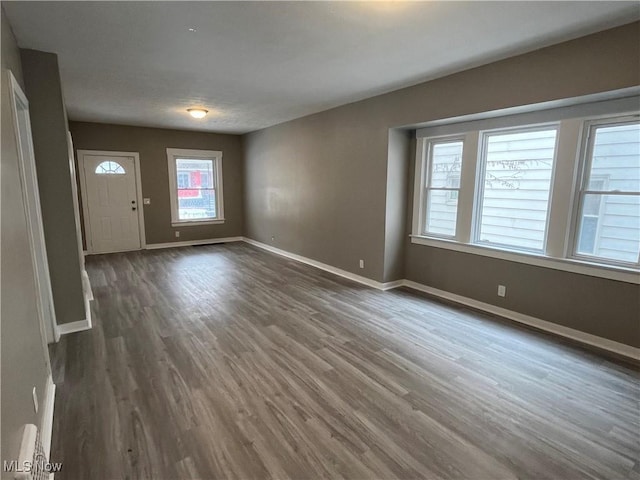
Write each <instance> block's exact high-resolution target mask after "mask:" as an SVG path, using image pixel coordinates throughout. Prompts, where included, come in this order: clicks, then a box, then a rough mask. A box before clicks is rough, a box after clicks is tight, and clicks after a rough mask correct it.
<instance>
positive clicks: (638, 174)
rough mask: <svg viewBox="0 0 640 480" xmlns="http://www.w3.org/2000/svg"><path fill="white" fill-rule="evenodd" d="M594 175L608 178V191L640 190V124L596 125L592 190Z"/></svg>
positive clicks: (591, 174)
mask: <svg viewBox="0 0 640 480" xmlns="http://www.w3.org/2000/svg"><path fill="white" fill-rule="evenodd" d="M594 178H599V179H606V185H605V186H604V188H605V189H606V190H608V191H612V190H619V191H622V192H639V191H640V123H636V124H624V125H607V126H602V127H596V128H595V137H594V140H593V160H592V162H591V171H590V172H589V180H590V181H589V183H588V185H589V190H592V189H593V190H595V189H596V187H597V186H596V185H593V182H591V180H592V179H594Z"/></svg>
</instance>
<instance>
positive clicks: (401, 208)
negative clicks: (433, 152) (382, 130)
mask: <svg viewBox="0 0 640 480" xmlns="http://www.w3.org/2000/svg"><path fill="white" fill-rule="evenodd" d="M410 146H411V132H410V131H408V130H404V129H400V128H390V129H389V136H388V146H387V184H386V202H385V224H384V272H383V279H382V281H383V282H393V281H396V280H401V279H403V278H404V256H405V243H406V242H405V234H406V225H407V223H406V218H407V188H408V185H409V164H410V151H411V150H410Z"/></svg>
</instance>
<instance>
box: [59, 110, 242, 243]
mask: <svg viewBox="0 0 640 480" xmlns="http://www.w3.org/2000/svg"><path fill="white" fill-rule="evenodd" d="M69 126H70V130H71V136H72V137H73V145H74V148H76V150H111V151H126V152H138V153H139V154H140V169H141V171H142V172H141V175H140V177H141V180H142V194H143V196H144V197H148V198H151V205H145V206H144V223H145V233H146V239H147V244H151V243H168V242H183V241H187V240H206V239H210V238H223V237H235V236H241V235H242V234H243V213H242V210H243V206H242V204H243V194H242V177H243V176H242V139H241V137H240V136H239V135H225V134H215V133H202V132H189V131H184V130H166V129H160V128H146V127H129V126H122V125H107V124H101V123H86V122H70V124H69ZM167 148H193V149H200V150H221V151H222V156H223V158H222V178H223V182H224V189H223V191H224V214H225V223H224V224H221V225H197V226H184V225H182V226H180V227H172V226H171V209H170V205H171V204H170V198H169V172H168V168H167ZM76 160H77V154H76ZM77 171H78V174H80V173H81V172H80V169H79V168H77ZM176 230H179V231H180V238H176V237H175V235H174V232H175V231H176Z"/></svg>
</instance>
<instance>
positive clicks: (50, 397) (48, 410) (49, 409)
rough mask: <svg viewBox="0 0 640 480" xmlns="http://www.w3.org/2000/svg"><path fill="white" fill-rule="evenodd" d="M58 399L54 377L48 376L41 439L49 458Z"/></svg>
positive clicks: (46, 455)
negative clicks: (55, 407)
mask: <svg viewBox="0 0 640 480" xmlns="http://www.w3.org/2000/svg"><path fill="white" fill-rule="evenodd" d="M55 400H56V385H55V383H53V377H52V376H51V375H49V376H48V377H47V385H46V387H45V392H44V407H43V408H44V409H43V411H42V424H41V425H40V439H41V441H42V448H43V449H44V455H45V457H46V458H47V459H51V456H50V455H51V438H52V437H53V435H52V434H53V413H54V406H55Z"/></svg>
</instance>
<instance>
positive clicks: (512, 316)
mask: <svg viewBox="0 0 640 480" xmlns="http://www.w3.org/2000/svg"><path fill="white" fill-rule="evenodd" d="M244 241H245V242H246V243H249V244H251V245H254V246H256V247H258V248H261V249H263V250H267V251H269V252H272V253H275V254H277V255H281V256H283V257H287V258H290V259H292V260H296V261H298V262H301V263H304V264H306V265H311V266H312V267H316V268H319V269H320V270H324V271H326V272H330V273H333V274H335V275H338V276H340V277H344V278H348V279H349V280H353V281H354V282H358V283H361V284H363V285H367V286H369V287H373V288H377V289H378V290H391V289H393V288H398V287H403V286H404V287H408V288H412V289H414V290H418V291H421V292H425V293H428V294H430V295H433V296H435V297H439V298H443V299H445V300H449V301H451V302H455V303H458V304H461V305H465V306H467V307H471V308H475V309H477V310H482V311H483V312H487V313H491V314H493V315H497V316H499V317H503V318H506V319H509V320H513V321H515V322H518V323H522V324H524V325H529V326H531V327H534V328H537V329H538V330H543V331H545V332H549V333H553V334H555V335H558V336H561V337H565V338H569V339H571V340H575V341H577V342H580V343H584V344H586V345H590V346H592V347H596V348H599V349H601V350H606V351H609V352H612V353H615V354H616V355H620V356H622V357H626V358H631V359H633V360H640V348H635V347H632V346H630V345H625V344H624V343H619V342H615V341H613V340H609V339H607V338H602V337H598V336H596V335H591V334H590V333H585V332H581V331H580V330H575V329H573V328H569V327H564V326H562V325H558V324H556V323H552V322H547V321H546V320H541V319H539V318H535V317H531V316H529V315H525V314H523V313H519V312H515V311H513V310H507V309H506V308H502V307H498V306H496V305H491V304H489V303H484V302H480V301H478V300H474V299H472V298H468V297H463V296H462V295H457V294H455V293H450V292H446V291H444V290H439V289H437V288H433V287H429V286H427V285H423V284H421V283H417V282H413V281H411V280H396V281H394V282H386V283H381V282H377V281H375V280H371V279H370V278H366V277H362V276H360V275H356V274H354V273H351V272H347V271H346V270H342V269H340V268H336V267H333V266H331V265H327V264H326V263H322V262H318V261H316V260H312V259H310V258H307V257H303V256H301V255H297V254H295V253H290V252H287V251H286V250H281V249H279V248H276V247H272V246H271V245H267V244H264V243H261V242H258V241H256V240H253V239H251V238H247V237H245V238H244Z"/></svg>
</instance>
